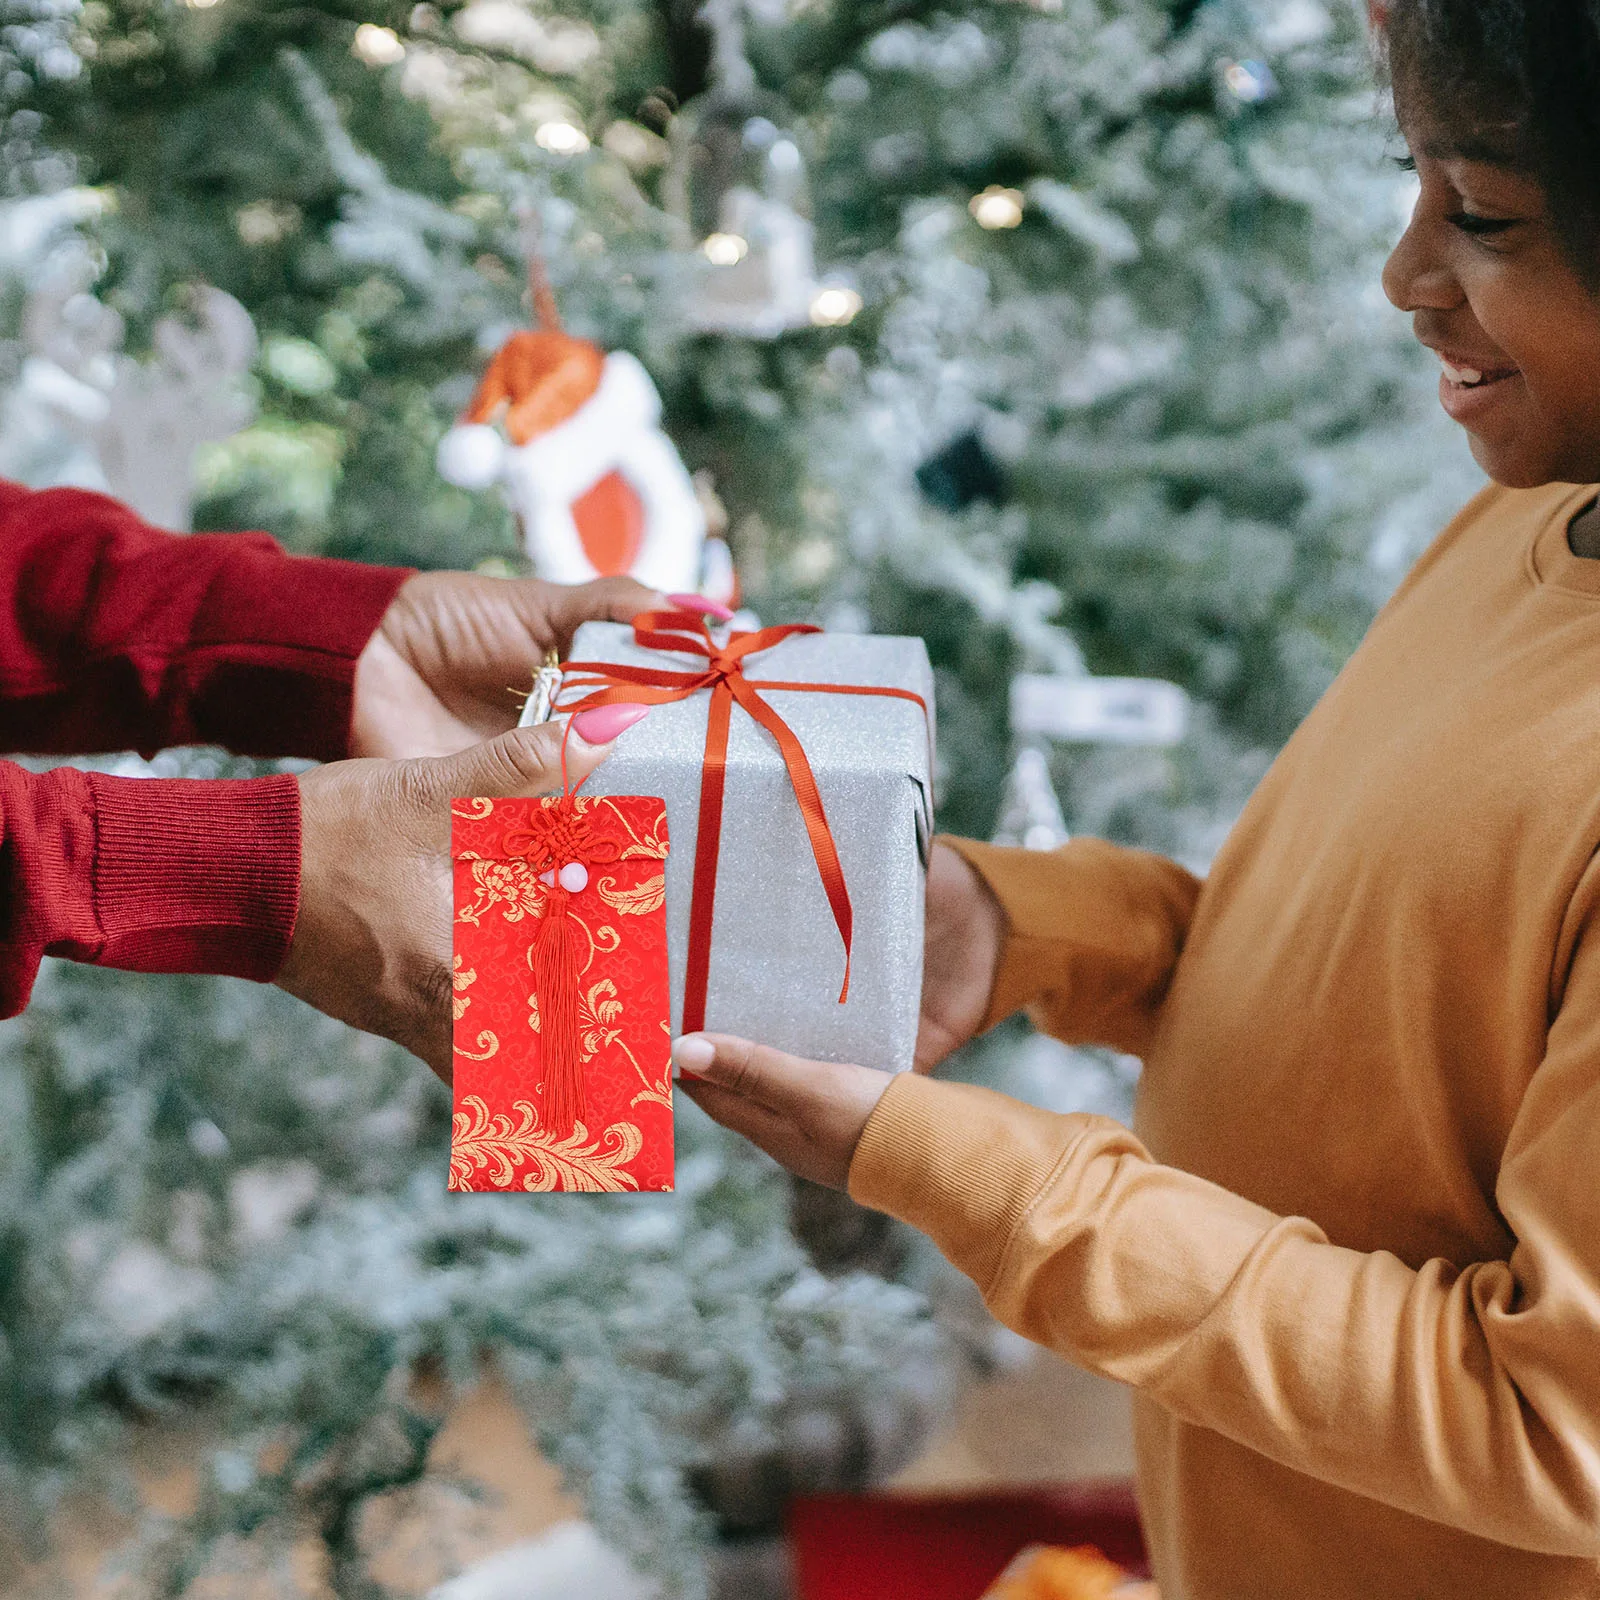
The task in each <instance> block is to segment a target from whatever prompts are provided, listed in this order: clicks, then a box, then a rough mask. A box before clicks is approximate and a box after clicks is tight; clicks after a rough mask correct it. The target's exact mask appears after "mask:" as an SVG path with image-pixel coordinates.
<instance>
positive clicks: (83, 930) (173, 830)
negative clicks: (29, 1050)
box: [0, 761, 300, 1017]
mask: <svg viewBox="0 0 1600 1600" xmlns="http://www.w3.org/2000/svg"><path fill="white" fill-rule="evenodd" d="M299 887H300V792H299V786H298V784H297V783H296V781H295V779H294V778H293V777H292V776H289V775H278V776H273V777H267V778H250V779H244V780H228V779H216V780H196V779H166V778H114V777H108V776H106V775H104V774H102V773H97V772H81V771H79V770H77V769H76V768H74V767H58V768H56V769H55V770H54V771H51V772H43V773H33V772H28V771H26V770H25V769H24V768H22V767H19V766H17V765H16V764H15V763H14V762H9V761H0V1016H6V1017H13V1016H15V1015H16V1014H17V1013H18V1012H19V1011H21V1010H22V1009H23V1007H24V1006H26V1005H27V1003H28V995H29V993H30V991H31V990H32V988H33V983H34V979H35V977H36V976H37V974H38V970H39V961H40V958H41V957H43V956H46V955H55V956H64V957H66V958H67V959H69V960H73V961H87V962H93V963H96V964H98V965H100V966H107V967H122V968H125V969H128V970H130V971H135V972H216V973H226V974H230V975H232V976H235V977H241V978H255V979H258V980H262V981H265V980H266V979H269V978H271V977H272V976H273V975H274V974H275V973H276V972H277V970H278V968H279V967H280V966H281V965H282V963H283V958H284V956H285V954H286V953H287V951H288V948H289V938H290V935H291V933H292V932H293V930H294V921H295V913H296V910H297V907H298V901H299Z"/></svg>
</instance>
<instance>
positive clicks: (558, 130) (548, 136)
mask: <svg viewBox="0 0 1600 1600" xmlns="http://www.w3.org/2000/svg"><path fill="white" fill-rule="evenodd" d="M533 142H534V143H535V144H536V145H538V147H539V148H540V149H541V150H548V151H549V152H550V154H551V155H553V156H581V155H582V154H583V152H584V151H585V150H587V149H588V148H589V135H588V134H586V133H585V132H584V131H583V129H582V128H580V127H578V126H577V125H576V124H575V123H571V122H565V121H555V122H541V123H540V124H539V126H538V127H537V128H535V129H534V130H533Z"/></svg>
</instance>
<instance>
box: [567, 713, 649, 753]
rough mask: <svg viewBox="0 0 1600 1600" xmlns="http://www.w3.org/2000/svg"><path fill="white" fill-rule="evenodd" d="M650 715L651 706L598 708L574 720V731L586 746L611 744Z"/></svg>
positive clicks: (580, 714)
mask: <svg viewBox="0 0 1600 1600" xmlns="http://www.w3.org/2000/svg"><path fill="white" fill-rule="evenodd" d="M649 714H650V707H649V706H641V705H633V704H628V705H619V706H596V707H595V708H594V710H593V711H580V712H579V713H578V714H577V716H575V717H574V718H573V719H572V731H573V732H574V733H575V734H577V736H578V737H579V738H580V739H582V740H583V742H584V743H585V744H610V743H611V741H612V740H613V739H615V738H616V737H617V736H618V735H619V734H622V733H626V732H627V730H628V729H629V728H631V727H632V726H633V725H634V723H636V722H642V721H643V720H644V719H645V718H646V717H647V716H649Z"/></svg>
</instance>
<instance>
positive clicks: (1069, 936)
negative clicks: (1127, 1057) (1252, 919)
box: [944, 838, 1200, 1055]
mask: <svg viewBox="0 0 1600 1600" xmlns="http://www.w3.org/2000/svg"><path fill="white" fill-rule="evenodd" d="M944 842H945V843H946V844H948V845H950V846H951V847H952V848H953V849H955V850H958V851H959V852H960V853H961V854H962V855H963V856H964V857H965V858H966V860H967V861H968V862H969V863H970V864H971V866H972V867H973V869H974V870H975V871H976V872H977V873H978V875H979V876H980V877H981V878H982V879H983V880H984V882H985V883H986V884H987V885H988V886H989V889H990V890H991V891H992V892H993V894H994V896H995V898H996V899H997V900H998V901H999V902H1000V907H1001V910H1002V911H1003V912H1004V913H1005V918H1006V941H1005V944H1004V946H1003V948H1002V950H1001V955H1000V965H999V969H998V971H997V973H996V976H995V985H994V991H993V995H992V997H991V999H990V1002H989V1014H988V1016H987V1017H986V1018H985V1020H984V1024H983V1026H984V1027H986V1028H988V1027H992V1026H993V1025H994V1024H995V1023H997V1022H1000V1021H1001V1020H1003V1019H1004V1018H1006V1017H1008V1016H1010V1015H1011V1014H1012V1013H1013V1012H1014V1011H1018V1010H1021V1009H1022V1008H1023V1007H1026V1008H1027V1009H1028V1012H1029V1015H1030V1016H1031V1017H1032V1018H1033V1020H1034V1022H1035V1023H1037V1025H1038V1026H1039V1027H1040V1028H1041V1029H1042V1030H1043V1031H1044V1032H1046V1033H1050V1034H1054V1035H1055V1037H1056V1038H1058V1039H1065V1040H1066V1041H1067V1042H1068V1043H1071V1044H1106V1045H1112V1046H1114V1047H1115V1048H1117V1049H1119V1050H1126V1051H1128V1052H1129V1053H1130V1054H1133V1055H1139V1054H1142V1053H1143V1051H1144V1049H1145V1047H1146V1046H1147V1045H1148V1043H1149V1041H1150V1037H1151V1034H1152V1033H1153V1031H1154V1028H1155V1023H1156V1018H1157V1016H1158V1014H1159V1012H1160V1008H1161V1002H1162V1000H1163V999H1164V998H1165V997H1166V993H1167V989H1168V987H1169V985H1170V983H1171V981H1172V972H1173V968H1174V967H1175V966H1176V965H1177V961H1178V956H1179V954H1180V952H1181V951H1182V949H1183V942H1184V936H1185V935H1186V933H1187V932H1188V928H1189V920H1190V918H1191V917H1192V916H1193V915H1194V908H1195V902H1196V901H1197V900H1198V899H1199V896H1200V881H1199V879H1197V878H1196V877H1195V876H1194V875H1193V874H1192V873H1190V872H1186V871H1185V870H1184V869H1183V868H1182V867H1180V866H1179V865H1178V864H1177V863H1176V862H1175V861H1168V860H1167V859H1166V858H1165V857H1162V856H1157V855H1152V854H1150V853H1149V852H1148V851H1145V850H1126V849H1123V848H1122V847H1121V846H1118V845H1114V844H1107V843H1105V841H1103V840H1100V839H1074V840H1073V841H1072V842H1071V843H1070V844H1066V845H1063V846H1062V847H1061V848H1060V849H1059V850H1052V851H1048V852H1041V851H1037V850H1018V849H1011V848H1008V847H1004V846H999V845H991V844H978V843H976V842H975V841H973V840H970V839H954V838H946V839H945V841H944Z"/></svg>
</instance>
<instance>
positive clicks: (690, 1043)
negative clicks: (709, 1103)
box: [672, 1033, 717, 1078]
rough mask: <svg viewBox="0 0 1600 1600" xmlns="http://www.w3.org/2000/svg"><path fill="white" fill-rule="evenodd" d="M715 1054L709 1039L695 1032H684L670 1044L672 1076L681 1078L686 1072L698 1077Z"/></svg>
mask: <svg viewBox="0 0 1600 1600" xmlns="http://www.w3.org/2000/svg"><path fill="white" fill-rule="evenodd" d="M716 1055H717V1052H716V1051H715V1050H714V1049H713V1048H712V1046H711V1041H710V1040H709V1039H702V1038H701V1037H700V1035H699V1034H697V1033H688V1034H685V1035H684V1036H683V1038H681V1039H675V1040H674V1041H673V1044H672V1076H673V1077H674V1078H681V1077H683V1076H684V1075H685V1074H687V1075H688V1076H689V1077H691V1078H696V1077H699V1075H700V1074H701V1073H702V1072H704V1071H705V1070H706V1068H707V1067H709V1066H710V1065H711V1063H712V1062H713V1061H714V1060H715V1059H716Z"/></svg>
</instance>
